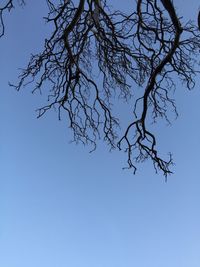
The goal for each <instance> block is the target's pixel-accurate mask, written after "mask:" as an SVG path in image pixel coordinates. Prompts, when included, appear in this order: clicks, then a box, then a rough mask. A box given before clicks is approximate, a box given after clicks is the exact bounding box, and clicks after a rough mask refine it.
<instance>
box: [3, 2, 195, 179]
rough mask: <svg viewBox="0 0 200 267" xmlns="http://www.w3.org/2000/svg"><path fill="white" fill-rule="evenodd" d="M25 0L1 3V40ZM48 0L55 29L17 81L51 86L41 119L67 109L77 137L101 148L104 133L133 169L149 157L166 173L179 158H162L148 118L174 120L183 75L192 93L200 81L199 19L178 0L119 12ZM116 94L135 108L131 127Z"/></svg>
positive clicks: (110, 5) (108, 6)
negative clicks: (189, 17)
mask: <svg viewBox="0 0 200 267" xmlns="http://www.w3.org/2000/svg"><path fill="white" fill-rule="evenodd" d="M25 2H26V1H23V0H21V1H15V0H7V1H3V4H0V37H3V35H4V34H5V26H6V25H5V24H4V16H5V15H6V13H8V12H9V11H11V10H12V9H13V8H14V6H15V5H19V6H20V5H25V4H26V3H25ZM46 3H47V5H48V9H49V12H48V14H47V15H46V17H45V20H46V22H48V23H50V24H51V27H52V32H51V34H50V35H49V36H48V37H47V38H46V39H45V40H44V49H43V51H41V52H40V53H38V54H36V55H32V56H31V57H30V60H29V63H28V64H27V66H26V67H25V68H24V69H23V70H22V72H21V73H20V75H19V80H18V84H15V85H12V86H14V87H15V88H16V89H17V90H20V89H21V88H23V87H24V86H26V85H27V84H30V83H33V91H37V90H39V91H42V90H45V91H48V99H47V103H46V104H45V105H44V106H43V107H41V108H39V109H38V117H41V116H43V115H44V114H45V113H46V112H47V111H48V110H50V109H52V108H53V107H54V108H56V109H57V111H58V116H59V118H60V117H61V115H62V114H66V116H67V118H68V122H69V127H70V128H71V130H72V131H73V138H74V141H76V142H82V143H84V144H91V145H92V147H93V148H92V149H95V148H96V144H97V142H98V139H99V138H100V137H102V138H103V139H104V141H105V142H106V143H107V144H108V145H109V146H110V148H111V149H115V148H118V149H119V150H124V151H125V152H126V154H127V167H128V168H132V169H133V170H134V172H135V171H136V169H137V163H139V162H143V161H145V160H147V159H149V160H151V161H152V163H153V166H154V168H155V170H156V171H161V172H162V173H163V174H164V175H165V176H166V177H167V175H168V174H170V173H171V172H172V171H171V165H172V164H173V161H172V156H171V154H170V155H169V158H166V159H164V158H162V157H161V156H160V153H159V151H158V149H157V138H156V133H154V132H152V130H150V129H149V123H150V122H152V121H153V122H157V121H158V119H162V120H166V121H167V122H168V123H170V116H169V112H174V113H175V115H177V109H176V103H175V100H174V99H173V93H174V90H175V89H176V85H177V79H179V80H180V81H181V82H182V83H183V84H184V85H185V87H186V88H188V89H189V90H190V89H192V88H193V87H194V85H195V76H196V75H197V74H198V73H199V68H198V67H199V60H198V59H197V56H198V55H199V51H200V32H199V28H198V27H199V26H198V23H199V18H197V19H196V21H195V22H192V21H185V20H184V17H181V16H180V15H179V14H178V12H177V10H176V7H175V5H174V3H173V1H171V0H137V1H132V5H131V6H130V7H128V8H127V11H122V10H117V9H116V7H115V1H112V0H110V1H109V0H79V1H75V0H60V1H58V0H57V1H56V0H55V1H50V0H46ZM199 24H200V23H199ZM97 74H98V79H97ZM137 88H140V95H139V96H138V94H137V93H136V91H137ZM116 95H117V96H118V99H117V101H120V100H122V101H124V100H125V101H126V102H127V105H128V104H129V105H132V114H131V118H132V121H131V122H130V123H129V124H127V126H126V129H125V130H124V132H121V131H120V130H119V128H120V120H119V118H118V117H117V116H116V114H115V113H114V111H113V105H116V102H117V101H116V99H115V96H116ZM132 103H134V104H132Z"/></svg>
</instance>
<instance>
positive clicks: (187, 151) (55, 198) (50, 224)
mask: <svg viewBox="0 0 200 267" xmlns="http://www.w3.org/2000/svg"><path fill="white" fill-rule="evenodd" d="M113 2H115V1H113ZM128 2H130V1H128ZM174 3H175V4H176V5H177V6H178V10H179V14H180V15H182V14H183V15H184V16H186V17H187V18H191V19H194V17H195V20H196V16H197V13H198V1H196V0H191V1H189V3H188V2H186V1H185V2H184V3H183V1H180V0H179V1H174ZM38 6H39V7H38ZM118 6H119V7H120V5H119V3H118ZM189 9H190V10H189ZM45 10H46V5H45V1H33V0H31V1H29V3H28V4H27V6H26V7H25V8H24V9H20V8H16V10H15V11H14V12H12V14H10V15H9V16H7V18H6V24H7V28H6V36H5V37H4V38H3V39H1V40H0V53H1V57H0V58H1V61H0V69H1V90H0V99H1V104H0V121H1V131H0V140H1V145H0V162H1V168H0V266H2V267H36V266H37V267H46V266H47V267H66V266H69V267H133V266H137V267H169V266H170V267H199V266H200V253H199V251H200V179H199V177H200V174H199V166H200V158H199V151H200V143H199V136H200V127H199V116H200V110H199V99H200V90H199V80H200V79H199V78H198V77H197V85H196V87H195V89H194V90H193V91H192V92H187V91H186V89H185V88H183V87H182V86H180V85H179V86H178V87H177V92H176V94H175V97H176V99H177V107H178V112H179V118H178V119H177V120H175V121H174V123H173V125H172V126H170V127H167V126H166V125H165V123H160V124H159V125H158V126H155V127H157V128H156V129H157V131H158V138H159V142H160V147H161V151H162V152H163V154H164V153H165V154H166V153H167V152H168V151H172V152H173V157H174V160H175V163H176V165H175V166H174V167H173V170H174V172H175V173H174V175H171V176H170V177H169V178H168V182H167V183H165V181H164V177H163V176H161V175H156V174H155V172H154V169H153V168H152V165H151V163H145V164H144V165H141V166H140V168H139V169H138V172H137V174H136V175H135V176H134V175H133V174H132V171H127V170H122V167H124V165H125V160H126V157H125V155H124V154H123V153H120V152H118V151H114V152H112V153H110V152H108V148H107V147H106V145H105V144H102V143H101V142H100V143H99V146H98V149H97V150H96V151H95V152H94V153H92V154H90V153H89V148H87V147H86V148H84V147H83V146H81V145H80V146H77V145H75V144H69V141H70V138H71V132H70V130H69V129H68V127H67V123H66V121H65V119H64V118H63V120H62V121H58V119H57V114H56V113H55V112H53V111H52V112H49V113H48V114H47V115H46V116H45V117H43V118H41V119H39V120H37V119H36V113H35V109H36V108H37V107H39V106H41V105H42V103H44V101H45V97H43V96H40V95H38V94H34V95H32V94H31V93H30V90H29V89H24V90H22V91H21V92H16V91H15V90H14V89H13V88H10V87H9V86H8V81H12V82H14V81H16V77H17V74H18V70H17V69H18V68H19V67H23V66H24V65H25V64H26V62H27V60H28V57H29V55H30V53H34V52H38V51H39V50H40V49H41V48H42V45H43V42H42V41H43V38H44V33H45V32H47V31H48V30H47V29H48V26H47V25H45V24H44V22H43V20H42V17H43V16H44V15H45ZM124 116H125V114H124Z"/></svg>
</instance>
